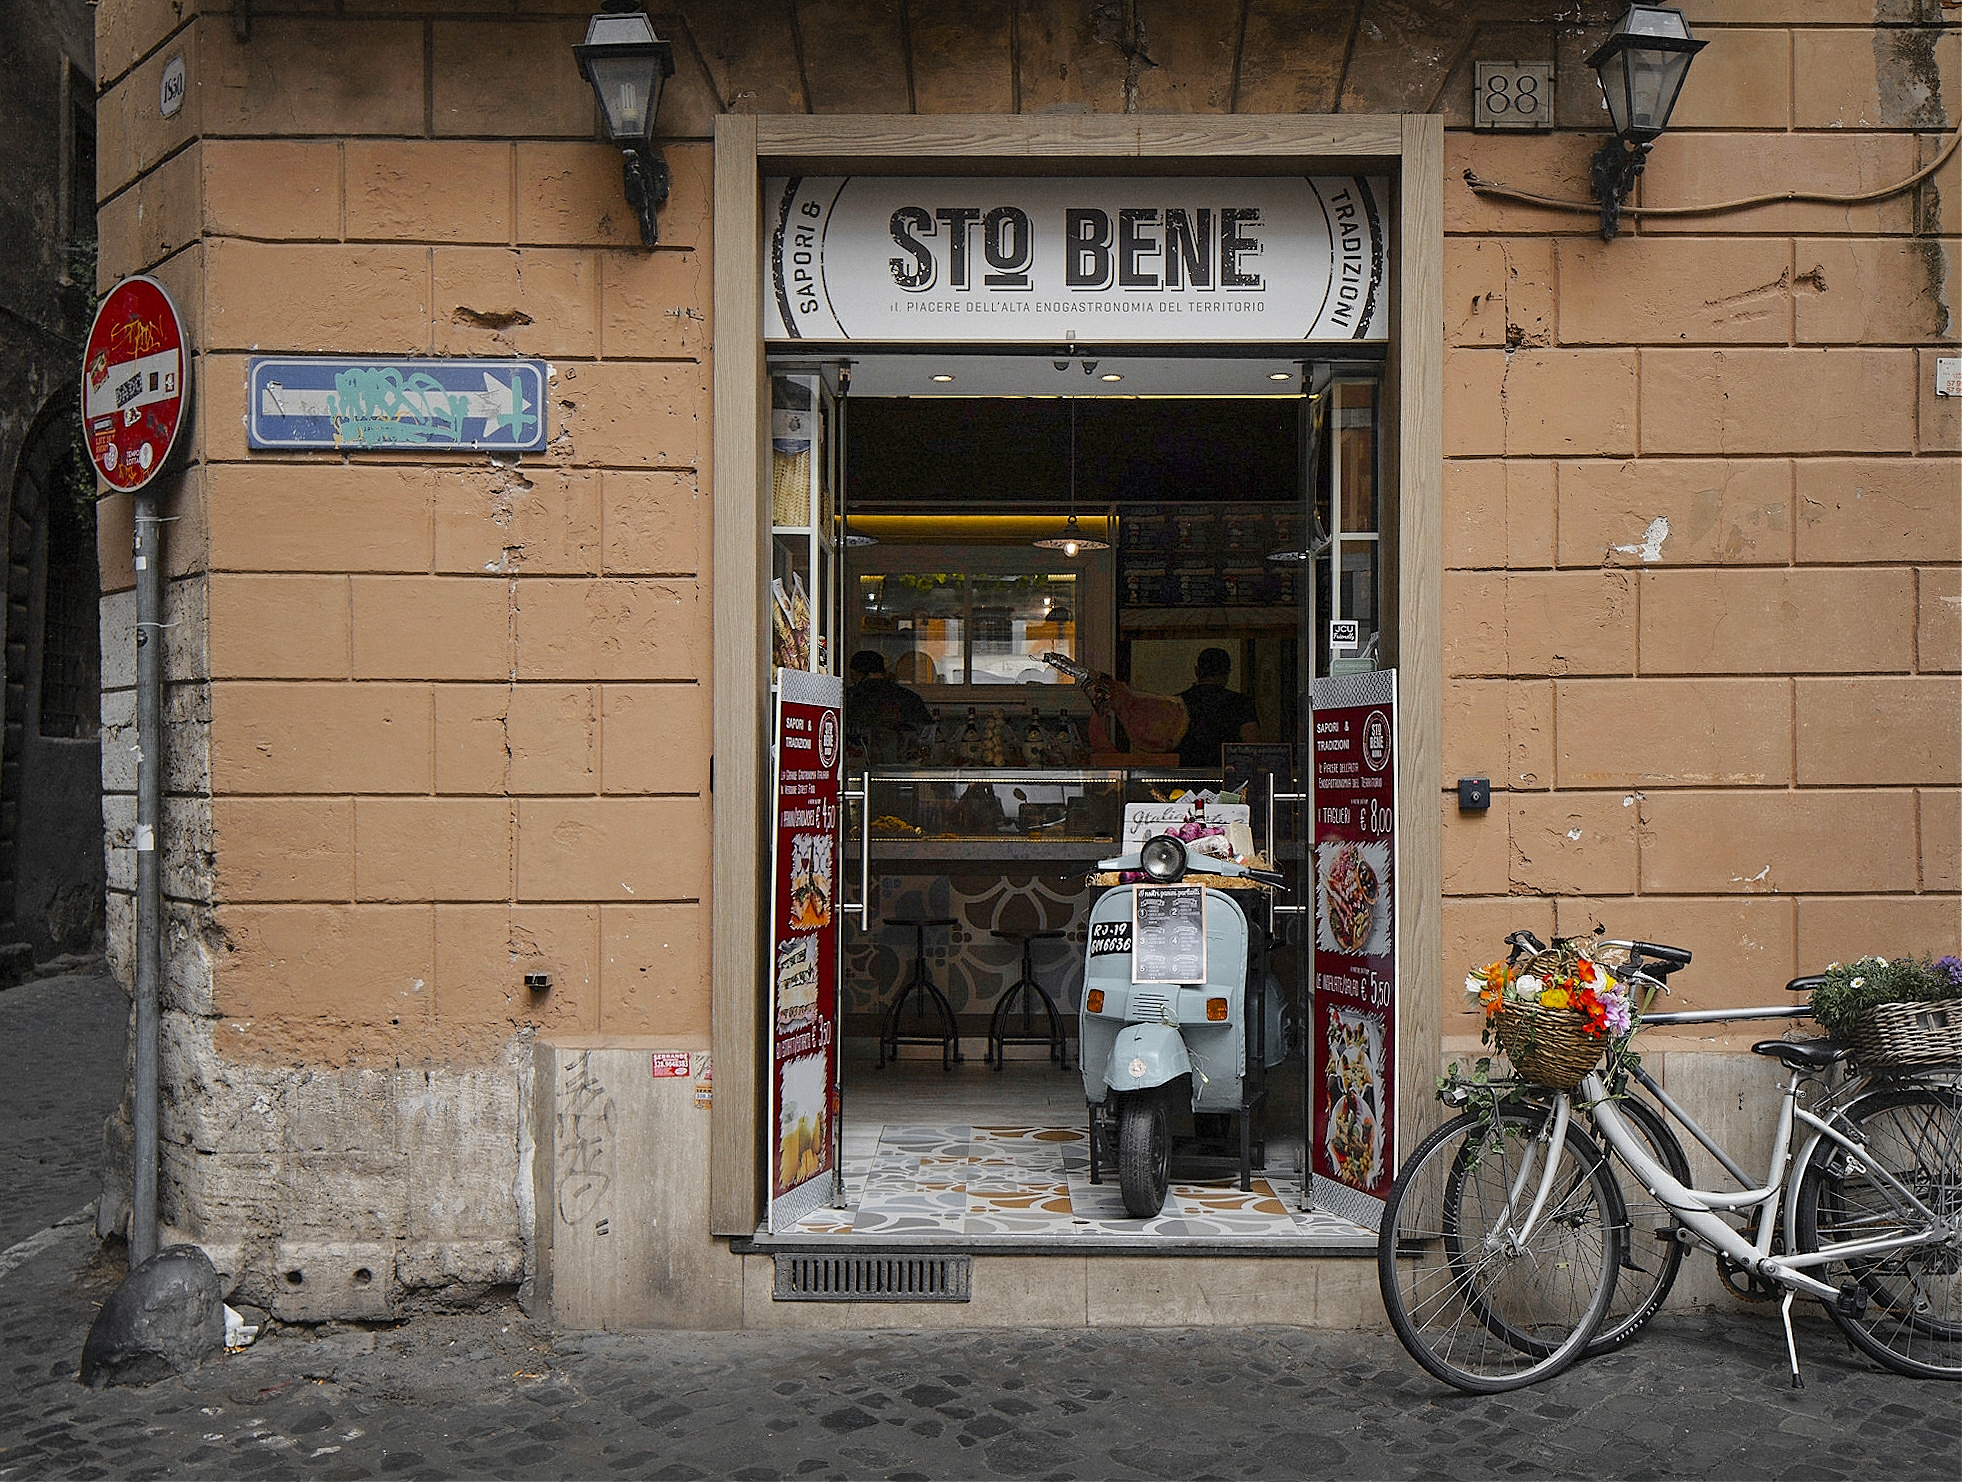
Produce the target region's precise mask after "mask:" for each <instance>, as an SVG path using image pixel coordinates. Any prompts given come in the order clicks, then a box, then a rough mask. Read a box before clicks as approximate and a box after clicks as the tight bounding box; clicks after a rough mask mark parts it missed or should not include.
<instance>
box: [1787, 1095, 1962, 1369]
mask: <svg viewBox="0 0 1962 1482" xmlns="http://www.w3.org/2000/svg"><path fill="white" fill-rule="evenodd" d="M1843 1117H1844V1121H1845V1122H1846V1123H1850V1124H1851V1126H1852V1128H1853V1130H1854V1132H1856V1133H1857V1134H1858V1137H1859V1139H1860V1140H1861V1141H1863V1143H1864V1144H1865V1146H1864V1151H1863V1152H1861V1153H1860V1154H1858V1155H1854V1154H1850V1153H1847V1152H1846V1151H1844V1150H1843V1149H1841V1148H1838V1147H1835V1146H1834V1145H1832V1144H1831V1143H1828V1142H1824V1141H1822V1142H1820V1143H1819V1145H1818V1146H1817V1147H1816V1148H1815V1149H1814V1150H1813V1153H1812V1156H1811V1157H1810V1158H1809V1159H1807V1161H1806V1166H1805V1168H1804V1169H1803V1170H1801V1174H1800V1177H1801V1182H1800V1185H1799V1201H1798V1236H1797V1240H1798V1249H1799V1250H1801V1251H1803V1252H1806V1253H1807V1254H1810V1253H1812V1252H1815V1251H1818V1252H1824V1253H1827V1254H1830V1253H1831V1252H1832V1250H1833V1247H1834V1246H1837V1245H1848V1244H1851V1243H1853V1242H1856V1241H1863V1240H1876V1239H1885V1238H1886V1237H1888V1236H1890V1235H1898V1234H1905V1233H1908V1232H1910V1231H1912V1230H1914V1229H1916V1228H1917V1227H1918V1220H1919V1217H1918V1216H1916V1215H1914V1214H1913V1212H1912V1211H1911V1210H1904V1209H1902V1208H1900V1207H1897V1206H1898V1195H1896V1194H1894V1192H1893V1191H1892V1190H1891V1189H1890V1188H1889V1187H1888V1185H1887V1184H1886V1183H1884V1182H1883V1181H1882V1180H1880V1179H1879V1178H1876V1177H1875V1176H1874V1171H1875V1170H1876V1169H1885V1170H1886V1171H1887V1172H1888V1173H1890V1174H1892V1175H1893V1176H1894V1177H1895V1178H1896V1179H1898V1180H1900V1182H1901V1183H1902V1184H1903V1185H1905V1186H1906V1187H1907V1188H1908V1189H1909V1190H1910V1191H1911V1192H1912V1193H1913V1194H1914V1197H1915V1198H1917V1199H1919V1200H1920V1201H1921V1202H1922V1203H1923V1204H1925V1205H1927V1206H1928V1208H1929V1209H1931V1210H1933V1211H1934V1212H1935V1213H1936V1214H1937V1215H1938V1216H1940V1217H1941V1218H1942V1219H1944V1220H1946V1221H1947V1222H1948V1225H1949V1227H1950V1228H1951V1229H1953V1228H1954V1227H1955V1224H1956V1222H1957V1221H1958V1220H1962V1094H1958V1093H1957V1092H1956V1091H1954V1090H1952V1089H1949V1088H1947V1087H1934V1086H1903V1087H1901V1088H1899V1089H1896V1090H1886V1091H1877V1092H1874V1093H1872V1094H1871V1095H1867V1096H1862V1097H1861V1098H1859V1100H1857V1101H1855V1102H1854V1103H1853V1104H1852V1105H1851V1106H1849V1107H1847V1108H1846V1110H1845V1112H1844V1113H1843ZM1842 1130H1845V1129H1844V1128H1843V1127H1842ZM1814 1274H1816V1275H1817V1276H1818V1277H1819V1278H1820V1280H1822V1281H1826V1282H1829V1283H1831V1284H1833V1285H1835V1286H1838V1287H1839V1288H1840V1289H1841V1291H1842V1292H1844V1293H1846V1294H1847V1296H1846V1297H1845V1298H1843V1299H1842V1300H1841V1301H1840V1302H1827V1303H1824V1304H1823V1305H1824V1306H1825V1309H1826V1311H1827V1312H1829V1313H1831V1314H1832V1319H1833V1321H1834V1322H1836V1323H1838V1324H1839V1325H1840V1327H1841V1328H1842V1329H1844V1330H1845V1333H1846V1336H1847V1337H1848V1338H1850V1339H1851V1340H1852V1342H1853V1345H1854V1347H1856V1348H1858V1349H1860V1350H1861V1351H1862V1352H1863V1353H1866V1354H1868V1355H1870V1356H1871V1357H1873V1358H1875V1359H1877V1360H1878V1361H1879V1362H1880V1363H1882V1364H1884V1365H1885V1366H1886V1367H1888V1368H1890V1369H1893V1370H1895V1371H1896V1372H1897V1373H1902V1374H1913V1375H1916V1376H1919V1377H1922V1378H1932V1379H1962V1253H1958V1252H1957V1251H1956V1250H1955V1249H1954V1248H1953V1247H1952V1246H1948V1247H1944V1246H1942V1245H1938V1244H1932V1243H1931V1244H1927V1245H1913V1246H1907V1247H1904V1248H1902V1249H1899V1250H1892V1251H1883V1252H1881V1253H1880V1254H1877V1255H1864V1256H1863V1255H1857V1254H1856V1255H1850V1256H1848V1257H1846V1258H1845V1259H1843V1260H1835V1261H1833V1262H1831V1263H1830V1264H1828V1265H1827V1266H1825V1267H1823V1268H1821V1269H1820V1270H1818V1271H1817V1272H1815V1273H1814Z"/></svg>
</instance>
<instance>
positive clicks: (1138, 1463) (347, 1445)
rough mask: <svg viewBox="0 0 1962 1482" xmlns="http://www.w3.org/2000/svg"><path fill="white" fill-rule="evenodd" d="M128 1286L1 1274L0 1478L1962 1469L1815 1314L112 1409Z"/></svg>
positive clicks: (560, 1368)
mask: <svg viewBox="0 0 1962 1482" xmlns="http://www.w3.org/2000/svg"><path fill="white" fill-rule="evenodd" d="M120 1275H121V1270H120V1265H119V1263H118V1262H117V1261H116V1260H115V1259H114V1257H113V1255H110V1256H100V1255H97V1254H96V1249H95V1245H94V1241H93V1237H92V1235H91V1233H90V1231H89V1229H88V1227H87V1226H85V1225H75V1226H71V1227H68V1228H66V1229H64V1230H62V1231H61V1232H59V1234H58V1235H57V1236H56V1237H55V1238H54V1239H53V1240H52V1242H51V1243H50V1244H49V1245H48V1247H47V1248H46V1249H43V1250H42V1251H41V1252H40V1253H39V1254H37V1255H35V1256H33V1257H32V1258H31V1259H29V1260H27V1261H25V1262H23V1263H22V1264H21V1265H19V1266H18V1267H16V1268H15V1269H14V1270H12V1271H9V1272H8V1273H7V1274H6V1275H5V1276H4V1277H0V1369H3V1370H4V1372H5V1374H6V1376H7V1389H8V1390H9V1394H8V1396H7V1398H5V1399H4V1400H0V1478H5V1479H13V1478H27V1477H82V1478H94V1477H164V1476H180V1477H227V1476H240V1477H243V1476H250V1477H321V1478H359V1477H565V1476H619V1477H661V1478H694V1477H721V1476H730V1477H799V1476H824V1477H926V1478H940V1477H946V1478H956V1477H1140V1478H1151V1477H1165V1478H1198V1477H1221V1478H1229V1477H1231V1478H1237V1477H1301V1476H1313V1477H1452V1478H1471V1477H1499V1476H1507V1477H1568V1476H1584V1477H1628V1478H1637V1477H1720V1478H1748V1477H1778V1478H1836V1477H1846V1478H1853V1477H1888V1478H1896V1477H1898V1478H1917V1479H1918V1478H1928V1479H1941V1482H1952V1479H1953V1478H1954V1477H1955V1476H1956V1475H1957V1474H1958V1471H1959V1470H1962V1419H1958V1416H1957V1411H1956V1407H1955V1403H1954V1392H1953V1391H1952V1389H1950V1388H1949V1387H1947V1386H1944V1385H1937V1384H1931V1383H1916V1382H1914V1381H1910V1380H1906V1379H1900V1378H1896V1377H1893V1376H1891V1375H1887V1374H1883V1373H1879V1372H1876V1371H1874V1370H1872V1369H1870V1368H1868V1366H1867V1365H1866V1364H1865V1363H1864V1362H1862V1361H1860V1360H1858V1359H1857V1358H1855V1357H1854V1356H1853V1355H1851V1354H1850V1353H1849V1352H1848V1350H1847V1348H1846V1346H1845V1344H1844V1343H1843V1342H1841V1341H1840V1339H1839V1337H1838V1334H1837V1333H1836V1332H1835V1331H1833V1330H1832V1329H1831V1328H1829V1327H1828V1325H1827V1324H1826V1323H1825V1322H1824V1320H1823V1319H1808V1320H1807V1322H1806V1323H1805V1324H1804V1330H1803V1333H1802V1339H1801V1341H1802V1343H1803V1345H1804V1357H1805V1360H1806V1364H1807V1379H1808V1387H1807V1388H1806V1389H1805V1390H1804V1391H1803V1392H1798V1393H1795V1392H1793V1391H1792V1390H1791V1389H1789V1388H1788V1387H1787V1383H1786V1378H1785V1372H1784V1356H1783V1351H1782V1344H1781V1343H1780V1341H1779V1338H1778V1330H1777V1325H1776V1319H1775V1316H1774V1315H1773V1314H1772V1313H1771V1312H1770V1311H1769V1310H1766V1311H1759V1312H1749V1313H1746V1314H1744V1315H1742V1316H1740V1317H1709V1316H1699V1315H1694V1314H1690V1315H1684V1316H1680V1317H1676V1316H1667V1315H1665V1316H1664V1318H1663V1319H1661V1320H1660V1321H1659V1322H1658V1323H1657V1324H1656V1325H1655V1328H1654V1329H1653V1330H1652V1331H1651V1332H1650V1333H1649V1334H1648V1335H1646V1336H1645V1337H1644V1338H1643V1339H1642V1340H1641V1341H1640V1342H1639V1343H1637V1344H1635V1345H1634V1346H1633V1347H1632V1348H1631V1349H1630V1350H1628V1351H1625V1352H1623V1353H1621V1354H1618V1355H1615V1356H1612V1357H1610V1358H1606V1359H1601V1360H1597V1361H1595V1362H1593V1363H1590V1364H1587V1365H1584V1366H1582V1367H1580V1368H1578V1369H1575V1370H1571V1371H1569V1372H1568V1373H1567V1374H1566V1375H1564V1376H1562V1377H1560V1378H1558V1379H1555V1380H1553V1381H1551V1382H1549V1383H1547V1384H1544V1385H1541V1386H1539V1387H1538V1388H1536V1389H1529V1390H1525V1391H1521V1392H1515V1393H1513V1394H1510V1395H1501V1396H1498V1397H1495V1398H1490V1399H1477V1398H1472V1397H1469V1396H1463V1395H1458V1394H1456V1393H1453V1392H1450V1391H1447V1390H1445V1389H1444V1388H1442V1387H1441V1386H1439V1385H1437V1384H1435V1383H1433V1382H1432V1381H1431V1380H1430V1379H1429V1378H1428V1377H1427V1376H1425V1375H1423V1374H1422V1373H1421V1372H1420V1371H1419V1370H1418V1369H1417V1368H1416V1366H1415V1365H1414V1364H1412V1363H1411V1362H1409V1360H1408V1359H1406V1358H1405V1356H1404V1354H1403V1352H1402V1351H1401V1350H1400V1349H1399V1348H1398V1347H1397V1345H1396V1342H1395V1340H1394V1339H1392V1338H1390V1337H1389V1336H1387V1335H1386V1334H1379V1333H1327V1332H1314V1331H1304V1330H1292V1329H1278V1328H1263V1329H1253V1330H1246V1331H1237V1332H1236V1331H1178V1330H1127V1331H1112V1330H1103V1331H1092V1332H1082V1331H1042V1330H1037V1331H1026V1332H1017V1333H964V1334H956V1333H948V1334H906V1333H896V1334H839V1335H833V1336H823V1337H820V1336H791V1335H783V1334H763V1333H752V1334H712V1333H680V1334H676V1333H662V1334H646V1335H628V1336H612V1335H568V1336H561V1337H559V1338H556V1339H555V1338H554V1337H552V1336H551V1335H550V1334H548V1333H546V1332H544V1331H542V1330H540V1329H539V1328H538V1327H536V1326H535V1325H533V1324H532V1323H530V1322H529V1321H527V1320H526V1319H525V1318H524V1316H523V1315H522V1314H521V1313H520V1312H519V1311H518V1310H517V1309H516V1308H514V1307H508V1306H507V1307H501V1308H498V1309H496V1310H493V1311H490V1312H487V1313H473V1314H466V1315H437V1316H425V1317H419V1318H416V1319H414V1320H411V1321H408V1322H405V1323H402V1324H400V1325H398V1326H394V1327H389V1328H382V1329H375V1330H366V1329H355V1328H330V1329H322V1330H305V1329H286V1330H278V1331H274V1332H272V1333H271V1334H269V1335H268V1336H267V1337H265V1338H263V1339H262V1340H261V1341H260V1342H259V1343H258V1344H256V1345H255V1346H253V1347H252V1348H250V1349H248V1350H246V1351H245V1352H243V1353H241V1354H236V1355H233V1356H231V1357H229V1358H227V1359H225V1360H223V1361H222V1362H218V1363H214V1364H212V1365H209V1366H207V1367H206V1368H205V1369H204V1370H202V1371H200V1372H199V1373H197V1374H195V1375H193V1376H191V1377H190V1378H188V1379H184V1380H169V1381H165V1382H164V1383H161V1384H158V1385H156V1386H153V1387H151V1388H149V1389H111V1390H105V1391H102V1392H100V1393H91V1392H90V1391H88V1390H85V1389H83V1388H82V1387H81V1386H80V1385H79V1384H77V1383H76V1381H75V1378H74V1374H75V1366H76V1360H77V1357H78V1355H79V1354H80V1352H81V1347H82V1339H83V1336H84V1333H85V1332H86V1330H87V1326H88V1322H89V1320H90V1318H91V1316H92V1314H93V1311H94V1305H95V1304H96V1303H98V1302H100V1301H101V1300H102V1299H103V1298H104V1297H105V1296H106V1295H107V1294H108V1293H109V1291H110V1290H112V1289H113V1287H114V1285H115V1283H116V1281H117V1280H118V1279H119V1277H120Z"/></svg>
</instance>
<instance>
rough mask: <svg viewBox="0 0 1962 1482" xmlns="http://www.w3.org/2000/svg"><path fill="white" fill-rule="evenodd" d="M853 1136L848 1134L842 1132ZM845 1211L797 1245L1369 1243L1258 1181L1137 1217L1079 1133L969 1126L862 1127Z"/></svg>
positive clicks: (815, 1217) (825, 1219)
mask: <svg viewBox="0 0 1962 1482" xmlns="http://www.w3.org/2000/svg"><path fill="white" fill-rule="evenodd" d="M848 1126H849V1124H848ZM845 1197H846V1205H847V1207H846V1208H844V1209H817V1210H814V1211H812V1212H811V1213H810V1214H808V1215H806V1216H805V1217H804V1218H803V1219H801V1220H799V1221H798V1222H797V1224H796V1225H795V1226H793V1227H792V1230H791V1231H790V1233H791V1234H793V1235H905V1236H912V1237H916V1238H917V1237H934V1236H943V1237H944V1236H966V1237H1002V1236H1017V1235H1021V1236H1042V1237H1050V1238H1051V1239H1054V1238H1055V1237H1059V1236H1061V1237H1071V1238H1074V1239H1082V1240H1083V1241H1085V1242H1086V1243H1101V1242H1103V1241H1107V1240H1110V1239H1113V1238H1120V1239H1125V1240H1132V1241H1135V1240H1137V1239H1139V1238H1159V1239H1164V1240H1166V1241H1168V1242H1173V1241H1179V1240H1194V1239H1198V1240H1206V1241H1216V1240H1235V1239H1241V1240H1247V1239H1258V1240H1263V1241H1270V1242H1271V1241H1274V1240H1286V1241H1288V1242H1290V1243H1293V1242H1296V1241H1299V1242H1302V1243H1305V1244H1318V1245H1319V1244H1334V1245H1341V1246H1345V1247H1348V1246H1354V1245H1357V1244H1373V1243H1374V1240H1375V1237H1374V1236H1373V1235H1372V1234H1371V1233H1370V1232H1369V1231H1367V1230H1364V1229H1362V1228H1360V1227H1359V1226H1357V1225H1354V1224H1351V1223H1350V1222H1349V1221H1347V1220H1344V1219H1341V1218H1338V1217H1337V1216H1335V1215H1332V1214H1326V1213H1320V1212H1315V1211H1303V1210H1301V1209H1299V1208H1298V1207H1297V1206H1298V1204H1299V1203H1300V1186H1299V1183H1298V1182H1297V1181H1295V1180H1292V1179H1285V1178H1280V1177H1273V1176H1267V1175H1256V1176H1255V1178H1254V1179H1253V1189H1252V1190H1251V1192H1248V1193H1242V1192H1241V1191H1240V1189H1239V1186H1238V1180H1237V1179H1231V1178H1228V1179H1218V1180H1211V1181H1206V1182H1199V1183H1174V1184H1173V1185H1172V1187H1171V1191H1170V1193H1169V1194H1168V1195H1167V1197H1166V1200H1165V1208H1164V1210H1163V1212H1162V1213H1160V1214H1158V1215H1157V1216H1155V1217H1154V1218H1152V1219H1146V1220H1138V1219H1132V1218H1131V1217H1130V1216H1128V1215H1127V1214H1126V1213H1125V1212H1124V1200H1123V1196H1122V1194H1121V1193H1119V1191H1118V1187H1117V1182H1116V1178H1115V1175H1114V1174H1112V1175H1107V1176H1106V1177H1105V1179H1104V1181H1103V1182H1101V1183H1097V1184H1092V1183H1091V1182H1090V1145H1089V1141H1088V1136H1087V1134H1086V1133H1085V1131H1084V1130H1083V1129H1082V1128H1081V1127H1055V1126H1026V1125H1025V1126H976V1125H971V1124H964V1123H946V1122H931V1123H908V1122H893V1123H885V1124H881V1125H880V1126H878V1127H877V1128H876V1129H867V1128H864V1127H863V1126H862V1125H861V1130H860V1132H859V1133H858V1135H856V1136H854V1135H852V1134H851V1133H850V1132H848V1133H847V1141H846V1150H845Z"/></svg>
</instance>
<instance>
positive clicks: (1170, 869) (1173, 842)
mask: <svg viewBox="0 0 1962 1482" xmlns="http://www.w3.org/2000/svg"><path fill="white" fill-rule="evenodd" d="M1138 868H1139V869H1141V870H1143V871H1144V872H1145V874H1146V875H1147V876H1148V877H1149V878H1151V879H1153V880H1156V881H1158V882H1159V883H1160V884H1168V883H1170V882H1171V881H1173V880H1178V879H1181V878H1183V877H1184V875H1185V845H1184V844H1182V843H1180V842H1179V841H1178V840H1177V839H1175V838H1173V837H1172V836H1171V835H1170V834H1154V835H1152V836H1151V837H1150V838H1149V839H1146V840H1145V842H1144V847H1143V848H1142V849H1140V850H1139V851H1138Z"/></svg>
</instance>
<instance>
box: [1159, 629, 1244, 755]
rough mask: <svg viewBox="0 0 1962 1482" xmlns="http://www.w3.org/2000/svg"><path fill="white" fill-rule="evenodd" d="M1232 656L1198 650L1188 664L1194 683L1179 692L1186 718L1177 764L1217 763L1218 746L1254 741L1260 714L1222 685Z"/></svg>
mask: <svg viewBox="0 0 1962 1482" xmlns="http://www.w3.org/2000/svg"><path fill="white" fill-rule="evenodd" d="M1232 672H1233V657H1232V655H1231V654H1229V653H1227V651H1226V650H1225V649H1223V648H1208V649H1203V650H1201V651H1200V654H1199V657H1198V659H1197V660H1196V661H1195V662H1194V664H1193V666H1192V674H1193V680H1194V683H1193V684H1192V686H1191V687H1190V688H1189V689H1187V690H1185V691H1184V692H1183V693H1181V694H1180V696H1179V698H1180V699H1181V700H1183V701H1185V713H1186V715H1187V716H1188V717H1189V719H1188V723H1187V725H1186V728H1185V736H1184V738H1183V739H1181V740H1180V742H1179V765H1180V766H1181V767H1206V768H1213V767H1218V766H1219V765H1220V748H1221V747H1222V746H1224V745H1225V744H1226V743H1227V742H1229V741H1258V740H1259V739H1260V714H1259V712H1258V711H1256V710H1255V709H1254V702H1253V701H1252V700H1251V699H1249V698H1248V697H1247V696H1246V695H1243V694H1241V693H1240V692H1239V691H1238V690H1230V689H1228V688H1227V687H1226V676H1227V675H1229V674H1231V673H1232Z"/></svg>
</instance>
